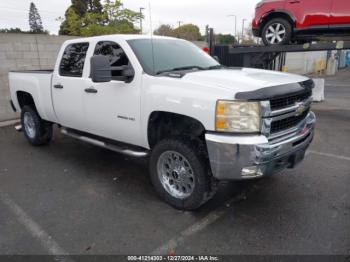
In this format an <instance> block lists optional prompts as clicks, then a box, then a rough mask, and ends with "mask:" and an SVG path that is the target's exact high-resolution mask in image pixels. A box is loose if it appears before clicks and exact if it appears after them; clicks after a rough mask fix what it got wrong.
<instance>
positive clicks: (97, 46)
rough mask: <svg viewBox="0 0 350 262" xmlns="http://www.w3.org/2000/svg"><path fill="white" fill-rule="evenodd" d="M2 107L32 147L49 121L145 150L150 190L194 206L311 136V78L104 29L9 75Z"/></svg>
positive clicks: (116, 146) (276, 167)
mask: <svg viewBox="0 0 350 262" xmlns="http://www.w3.org/2000/svg"><path fill="white" fill-rule="evenodd" d="M9 79H10V90H11V104H12V107H13V109H14V110H16V111H20V112H21V121H22V123H21V124H22V129H23V131H24V135H25V137H26V138H27V139H28V140H29V142H30V143H31V144H32V145H34V146H39V145H45V144H47V143H49V142H50V140H51V138H52V126H53V124H58V126H59V127H60V129H61V132H62V133H63V134H65V135H68V136H71V137H73V138H77V139H80V140H82V141H85V142H88V143H92V144H94V145H97V146H100V147H104V148H107V149H110V150H113V151H116V152H119V153H123V154H127V155H130V156H134V157H148V156H149V162H150V165H149V170H150V175H151V181H152V183H153V185H154V187H155V189H156V191H157V192H158V194H159V195H160V196H161V197H162V198H163V199H164V200H165V201H166V202H168V203H169V204H171V205H173V206H174V207H176V208H178V209H183V210H193V209H196V208H198V207H199V206H201V205H202V204H203V203H205V202H206V201H207V200H208V199H210V197H212V196H213V195H214V193H215V190H216V188H217V182H218V181H221V180H242V179H253V178H259V177H263V176H268V175H271V174H274V173H277V172H279V171H281V170H283V169H285V168H293V167H294V166H295V165H296V164H297V163H299V162H300V161H301V160H302V159H303V157H304V154H305V151H306V149H307V148H308V146H309V145H310V143H311V141H312V139H313V136H314V126H315V121H316V118H315V114H314V113H313V112H311V110H310V107H311V102H312V98H311V97H312V88H313V85H314V84H313V81H312V80H310V79H308V78H306V77H302V76H298V75H292V74H285V73H279V72H273V71H264V70H257V69H247V68H225V67H223V66H221V65H220V64H219V63H218V62H217V61H216V60H215V59H213V58H212V57H210V56H209V55H208V54H206V53H205V52H204V51H202V50H201V49H199V48H197V47H196V46H194V45H193V44H192V43H189V42H187V41H184V40H180V39H173V38H165V37H148V36H134V35H109V36H101V37H93V38H83V39H75V40H70V41H67V42H65V43H64V44H63V46H62V49H61V51H60V52H59V55H58V59H57V62H56V65H55V68H54V70H52V71H22V72H10V74H9Z"/></svg>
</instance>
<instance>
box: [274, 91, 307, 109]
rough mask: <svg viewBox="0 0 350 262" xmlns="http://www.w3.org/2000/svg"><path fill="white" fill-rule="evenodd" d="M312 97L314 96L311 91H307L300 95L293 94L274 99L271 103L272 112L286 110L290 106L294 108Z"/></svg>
mask: <svg viewBox="0 0 350 262" xmlns="http://www.w3.org/2000/svg"><path fill="white" fill-rule="evenodd" d="M311 95H312V91H311V90H305V91H303V92H300V93H296V94H291V95H288V96H284V97H280V98H276V99H272V100H271V101H270V105H271V110H272V111H274V110H278V109H282V108H286V107H289V106H293V105H294V104H295V103H297V102H302V101H305V100H306V99H308V98H309V97H311Z"/></svg>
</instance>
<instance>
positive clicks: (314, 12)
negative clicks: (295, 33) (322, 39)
mask: <svg viewBox="0 0 350 262" xmlns="http://www.w3.org/2000/svg"><path fill="white" fill-rule="evenodd" d="M332 1H333V0H287V1H286V8H285V9H286V10H288V11H290V12H291V13H292V14H293V16H294V18H295V20H296V28H297V29H307V28H308V27H325V28H327V27H328V25H329V20H330V12H331V7H332Z"/></svg>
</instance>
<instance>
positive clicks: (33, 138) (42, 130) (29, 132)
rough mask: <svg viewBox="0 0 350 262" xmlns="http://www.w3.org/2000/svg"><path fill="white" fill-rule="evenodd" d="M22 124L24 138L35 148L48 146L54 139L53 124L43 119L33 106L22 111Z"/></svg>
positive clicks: (25, 107)
mask: <svg viewBox="0 0 350 262" xmlns="http://www.w3.org/2000/svg"><path fill="white" fill-rule="evenodd" d="M21 124H22V129H23V132H24V136H25V137H26V138H27V140H28V141H29V143H31V144H32V145H34V146H41V145H46V144H48V143H49V142H50V141H51V139H52V124H51V123H49V122H47V121H45V120H43V119H41V118H40V116H39V115H38V113H37V111H36V110H35V109H34V108H33V107H31V106H24V107H23V108H22V110H21Z"/></svg>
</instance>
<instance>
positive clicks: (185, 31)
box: [174, 24, 202, 41]
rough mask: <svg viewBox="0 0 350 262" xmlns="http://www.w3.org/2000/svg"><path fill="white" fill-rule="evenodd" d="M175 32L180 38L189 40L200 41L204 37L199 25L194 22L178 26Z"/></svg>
mask: <svg viewBox="0 0 350 262" xmlns="http://www.w3.org/2000/svg"><path fill="white" fill-rule="evenodd" d="M174 34H175V36H176V37H178V38H182V39H186V40H189V41H199V40H201V38H202V36H201V33H200V30H199V27H198V26H196V25H193V24H185V25H182V26H180V27H178V28H176V29H175V30H174Z"/></svg>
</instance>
